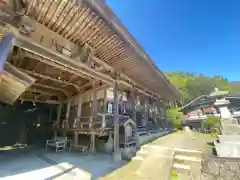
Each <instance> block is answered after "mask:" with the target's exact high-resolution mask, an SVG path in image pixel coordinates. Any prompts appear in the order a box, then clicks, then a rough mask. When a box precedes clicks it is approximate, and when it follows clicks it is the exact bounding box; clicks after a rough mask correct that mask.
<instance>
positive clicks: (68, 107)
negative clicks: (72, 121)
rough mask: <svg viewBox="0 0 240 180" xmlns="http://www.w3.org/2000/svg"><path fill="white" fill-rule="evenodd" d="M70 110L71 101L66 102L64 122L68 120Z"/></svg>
mask: <svg viewBox="0 0 240 180" xmlns="http://www.w3.org/2000/svg"><path fill="white" fill-rule="evenodd" d="M70 110H71V100H69V101H68V104H67V111H66V120H67V121H68V120H69V116H70Z"/></svg>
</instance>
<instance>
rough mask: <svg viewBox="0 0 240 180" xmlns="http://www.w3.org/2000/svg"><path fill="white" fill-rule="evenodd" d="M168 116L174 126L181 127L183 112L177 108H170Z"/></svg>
mask: <svg viewBox="0 0 240 180" xmlns="http://www.w3.org/2000/svg"><path fill="white" fill-rule="evenodd" d="M167 116H168V119H169V120H170V122H171V124H172V127H173V128H180V127H181V124H182V119H183V114H182V113H181V112H179V111H178V110H177V109H168V110H167Z"/></svg>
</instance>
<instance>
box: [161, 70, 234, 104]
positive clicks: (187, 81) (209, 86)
mask: <svg viewBox="0 0 240 180" xmlns="http://www.w3.org/2000/svg"><path fill="white" fill-rule="evenodd" d="M166 76H167V78H168V79H169V81H170V82H171V83H172V84H173V85H174V86H175V87H176V88H177V89H178V91H179V92H180V93H181V95H182V98H183V100H184V103H188V102H190V101H191V100H193V99H195V98H197V97H199V96H201V95H204V94H210V93H211V92H212V91H213V87H218V88H219V89H220V90H223V91H229V92H232V88H231V86H230V83H229V82H228V80H227V79H225V78H223V77H221V76H214V77H208V76H205V75H201V74H193V73H184V72H167V73H166Z"/></svg>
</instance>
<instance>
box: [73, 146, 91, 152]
mask: <svg viewBox="0 0 240 180" xmlns="http://www.w3.org/2000/svg"><path fill="white" fill-rule="evenodd" d="M75 149H76V150H79V151H81V152H83V153H85V152H87V150H88V146H85V145H78V146H77V147H75Z"/></svg>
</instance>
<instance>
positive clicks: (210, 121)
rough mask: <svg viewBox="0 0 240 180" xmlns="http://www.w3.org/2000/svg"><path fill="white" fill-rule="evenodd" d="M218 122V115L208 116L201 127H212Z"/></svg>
mask: <svg viewBox="0 0 240 180" xmlns="http://www.w3.org/2000/svg"><path fill="white" fill-rule="evenodd" d="M219 123H220V117H218V116H208V117H207V118H206V119H205V120H204V121H203V127H205V128H213V127H215V126H218V125H219Z"/></svg>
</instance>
